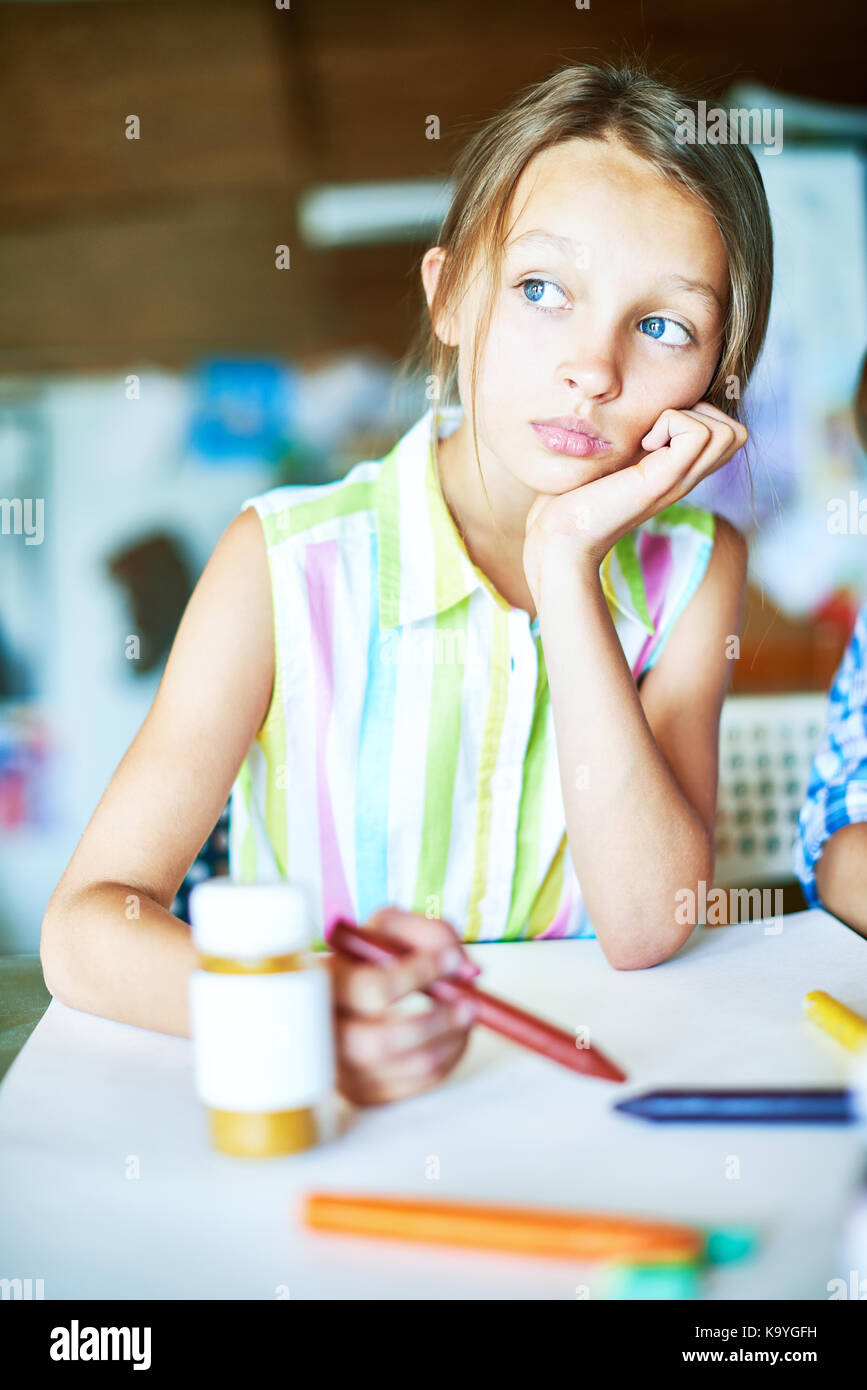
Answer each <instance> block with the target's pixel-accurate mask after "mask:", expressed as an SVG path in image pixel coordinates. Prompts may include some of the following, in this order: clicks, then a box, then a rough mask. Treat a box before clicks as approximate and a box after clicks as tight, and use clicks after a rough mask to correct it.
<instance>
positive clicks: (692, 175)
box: [401, 60, 773, 486]
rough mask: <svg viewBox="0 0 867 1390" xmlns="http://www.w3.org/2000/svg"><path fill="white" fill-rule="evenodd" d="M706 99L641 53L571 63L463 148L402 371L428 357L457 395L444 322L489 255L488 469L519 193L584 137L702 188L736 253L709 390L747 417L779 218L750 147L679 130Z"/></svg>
mask: <svg viewBox="0 0 867 1390" xmlns="http://www.w3.org/2000/svg"><path fill="white" fill-rule="evenodd" d="M700 99H703V98H699V97H697V96H691V95H688V94H686V93H684V92H681V91H678V90H676V89H675V88H673V87H671V86H669V85H668V84H667V83H666V82H663V81H661V80H659V79H658V78H657V77H655V76H653V75H651V73H650V72H648V70H647V69H646V68H645V66H644V65H643V63H642V62H640V61H639V60H630V61H628V62H626V63H623V64H620V65H616V64H613V63H600V64H598V65H591V64H586V63H581V64H576V65H570V66H568V67H564V68H561V69H560V70H559V71H557V72H555V73H553V74H552V75H551V76H550V77H548V78H546V79H545V80H544V81H543V82H539V83H537V84H536V85H534V86H532V87H529V88H526V89H525V90H523V91H522V92H521V93H519V95H518V96H517V97H516V98H515V99H514V100H513V101H512V102H511V104H510V105H509V106H508V107H506V109H505V110H503V111H502V112H500V113H499V114H498V115H496V116H494V117H492V118H491V119H490V120H488V121H487V122H486V123H485V124H484V125H483V126H482V127H481V128H480V129H478V130H477V131H476V133H475V134H474V135H473V136H472V138H471V139H470V140H469V142H468V143H467V145H466V146H465V148H464V149H463V151H462V152H461V154H460V155H459V157H458V159H457V161H456V164H455V168H454V183H455V188H454V195H453V197H452V201H451V205H450V207H449V210H448V212H447V214H446V217H445V220H444V221H443V223H442V227H441V228H440V232H439V235H438V238H437V242H436V244H437V245H438V246H441V247H443V248H444V249H445V251H446V253H447V254H446V256H445V258H444V262H443V265H442V267H441V270H440V275H439V280H438V282H437V286H436V290H435V293H434V295H433V298H432V302H431V305H430V310H429V312H428V307H427V305H425V306H424V310H423V315H422V325H421V328H420V331H419V333H418V335H417V337H416V340H415V342H414V344H413V345H412V346H411V348H410V350H409V352H408V353H407V355H406V356H405V357H404V359H403V363H402V365H401V375H406V374H407V373H409V372H410V371H412V370H414V369H416V368H419V367H420V368H421V370H422V371H425V372H427V373H428V374H429V375H430V376H431V377H432V378H433V381H434V384H435V390H436V391H437V397H436V399H437V400H438V401H441V402H442V403H443V404H447V403H448V402H449V400H450V396H451V393H452V392H453V391H454V390H455V388H456V382H457V371H458V349H457V348H456V347H455V346H451V345H449V344H446V343H443V342H442V341H441V340H440V339H439V338H438V337H437V335H436V333H435V331H434V324H435V323H436V322H439V321H442V322H446V321H448V318H449V317H450V315H451V314H452V313H453V312H454V311H455V310H456V308H457V306H458V304H459V302H460V300H461V298H462V297H463V295H464V294H465V293H466V291H467V289H468V283H467V282H468V279H469V273H470V271H471V270H472V268H473V267H474V266H475V264H476V262H477V261H478V262H479V263H480V265H481V267H482V270H483V271H486V272H487V275H486V290H487V294H486V297H485V299H484V302H483V308H482V312H481V314H480V316H479V319H478V322H477V324H476V331H475V336H474V343H473V359H472V367H471V376H470V380H471V401H472V412H471V413H472V422H473V445H474V449H475V454H476V462H477V464H478V466H479V472H480V474H481V463H480V460H479V452H478V436H477V430H476V391H477V384H478V374H479V358H480V353H481V349H482V347H483V345H484V342H485V340H486V338H487V334H488V330H489V328H490V323H491V317H492V314H493V307H494V302H495V297H496V294H497V290H498V287H499V280H500V271H501V266H502V260H503V250H504V242H505V235H506V217H507V214H508V210H509V206H510V202H511V199H512V195H513V193H514V190H515V187H516V185H517V183H518V179H519V178H520V176H521V173H522V171H523V170H524V169H525V167H526V166H527V164H529V162H530V160H531V159H532V158H533V157H534V155H536V154H538V153H539V152H540V151H541V150H547V149H551V148H552V147H554V146H555V145H559V144H562V143H563V142H564V141H567V140H573V139H575V138H576V137H577V138H581V139H585V140H603V139H606V138H609V137H613V138H616V139H618V140H620V141H621V142H622V143H623V144H624V145H625V146H626V147H627V149H629V150H630V151H631V152H632V153H633V154H635V155H637V156H639V157H640V158H642V159H644V160H646V161H647V163H648V164H649V165H651V166H652V167H653V168H654V169H655V170H656V171H657V172H658V173H659V174H660V175H661V176H662V177H663V178H665V179H667V180H668V181H669V182H670V183H672V184H673V185H675V186H677V187H678V188H679V189H680V190H684V189H685V190H686V191H687V192H689V193H692V194H694V195H695V196H696V198H698V199H699V200H700V201H701V203H703V204H704V206H705V207H706V208H707V209H708V211H709V212H710V213H711V215H712V216H713V218H714V220H715V222H716V225H717V227H718V228H719V232H720V236H721V238H722V241H723V244H724V246H725V250H726V255H727V257H728V267H729V305H728V312H727V315H726V321H725V325H724V327H723V334H722V348H721V351H720V355H719V360H718V362H717V366H716V371H715V373H714V376H713V379H712V381H711V384H710V387H709V388H708V390H707V391H706V392H705V395H704V399H706V400H708V401H709V402H710V403H711V404H712V405H715V406H717V408H718V409H720V410H723V411H725V412H726V414H728V415H730V416H732V417H733V418H734V419H737V420H742V414H741V410H742V406H741V400H740V394H738V395H736V396H735V397H734V398H733V399H730V398H729V396H728V395H727V394H726V392H727V385H728V383H729V382H730V381H731V380H732V379H733V378H734V380H735V381H736V382H737V390H738V392H739V393H742V392H743V390H744V389H745V387H746V385H747V382H748V381H749V379H750V375H751V373H752V370H753V367H754V366H755V363H756V359H757V358H758V356H759V352H760V351H761V347H762V343H763V342H764V338H765V332H766V330H767V324H768V314H769V311H770V302H771V287H772V280H773V237H772V231H771V218H770V212H769V209H768V203H767V199H766V197H765V191H764V187H763V185H762V180H761V176H760V174H759V169H758V165H757V163H756V160H755V156H754V155H753V154H752V152H751V150H750V149H749V147H748V146H746V145H743V144H739V143H732V144H719V145H711V144H704V143H698V142H695V141H694V142H692V143H684V144H680V143H678V142H677V140H676V139H675V131H676V129H677V128H678V125H679V124H682V123H683V113H684V112H685V111H689V112H690V113H691V114H692V118H693V121H697V119H698V112H697V102H698V101H699V100H700ZM692 128H693V129H695V126H694V125H693V127H692ZM482 482H483V486H484V479H482ZM750 483H751V485H752V476H750Z"/></svg>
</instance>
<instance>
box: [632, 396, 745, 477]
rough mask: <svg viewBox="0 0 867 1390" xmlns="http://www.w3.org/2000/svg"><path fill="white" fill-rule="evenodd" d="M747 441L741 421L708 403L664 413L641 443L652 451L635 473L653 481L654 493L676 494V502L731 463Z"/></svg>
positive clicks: (636, 467)
mask: <svg viewBox="0 0 867 1390" xmlns="http://www.w3.org/2000/svg"><path fill="white" fill-rule="evenodd" d="M747 438H748V434H747V430H746V428H745V427H744V426H743V425H742V424H741V423H740V421H738V420H733V419H732V418H731V416H730V415H726V414H724V412H723V411H721V410H718V409H717V408H716V406H712V405H710V404H709V403H708V402H707V401H700V402H699V403H698V405H696V406H694V407H692V409H689V410H670V409H669V410H664V411H663V412H662V414H661V415H660V417H659V419H658V420H657V421H656V422H655V424H654V425H653V427H652V429H650V430H649V431H648V432H647V434H646V435H645V436H644V438H643V439H642V441H641V443H642V446H643V447H644V448H645V449H648V450H649V452H648V453H647V454H646V456H645V457H644V458H642V459H640V460H639V462H638V463H637V464H636V465H635V473H636V476H637V477H638V478H640V479H641V480H642V481H644V482H651V483H652V485H653V490H654V492H655V493H658V494H659V495H661V496H665V495H666V494H667V493H668V492H671V491H674V494H675V495H674V497H673V498H672V499H671V500H677V498H679V497H683V496H684V495H685V494H686V493H687V492H690V491H691V490H692V489H693V488H694V487H695V486H696V484H697V483H699V482H700V481H701V479H702V478H704V477H707V476H708V475H709V474H710V473H712V472H714V471H715V470H716V469H717V468H721V467H722V466H723V464H725V463H728V461H729V460H730V459H731V458H732V457H733V456H734V454H736V453H737V451H738V449H740V448H742V447H743V445H744V444H745V443H746V441H747ZM666 441H667V442H666Z"/></svg>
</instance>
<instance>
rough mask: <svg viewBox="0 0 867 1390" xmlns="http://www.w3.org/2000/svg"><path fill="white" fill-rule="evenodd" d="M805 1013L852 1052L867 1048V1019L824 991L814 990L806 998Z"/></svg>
mask: <svg viewBox="0 0 867 1390" xmlns="http://www.w3.org/2000/svg"><path fill="white" fill-rule="evenodd" d="M804 1012H805V1013H806V1015H807V1017H808V1018H810V1019H812V1020H813V1022H814V1023H817V1024H818V1025H819V1027H820V1028H822V1029H824V1031H825V1032H826V1033H828V1034H830V1036H831V1037H832V1038H836V1039H837V1042H838V1043H842V1044H843V1046H844V1047H848V1049H849V1051H850V1052H859V1051H860V1050H861V1048H864V1047H867V1018H863V1017H862V1015H861V1014H857V1013H856V1012H855V1010H854V1009H849V1008H847V1007H846V1005H845V1004H841V1003H840V1001H839V999H835V998H834V997H833V995H830V994H826V993H825V991H824V990H823V989H813V990H811V991H810V993H809V994H806V995H805V996H804Z"/></svg>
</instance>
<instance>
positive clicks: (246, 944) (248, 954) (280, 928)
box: [189, 875, 313, 960]
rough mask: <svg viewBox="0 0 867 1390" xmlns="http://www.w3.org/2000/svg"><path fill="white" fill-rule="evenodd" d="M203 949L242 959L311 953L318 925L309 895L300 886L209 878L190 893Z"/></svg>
mask: <svg viewBox="0 0 867 1390" xmlns="http://www.w3.org/2000/svg"><path fill="white" fill-rule="evenodd" d="M189 907H190V924H191V926H192V932H193V941H194V942H195V945H196V948H197V950H199V951H201V952H202V953H203V954H204V955H208V956H228V957H229V958H233V957H234V958H240V959H242V960H250V959H257V958H261V957H263V956H281V955H285V954H286V953H287V952H291V951H304V950H307V949H308V947H309V946H310V944H311V941H312V939H313V924H312V919H311V914H310V904H309V902H308V899H307V894H306V893H305V892H304V890H303V889H302V888H301V887H300V886H299V885H298V884H297V883H285V882H283V883H235V882H234V881H233V880H232V879H230V878H228V877H226V876H225V875H222V876H219V877H217V878H207V879H205V880H204V882H202V883H197V884H196V885H195V886H194V887H193V888H192V890H191V892H190V897H189Z"/></svg>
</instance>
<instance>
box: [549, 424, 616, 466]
mask: <svg viewBox="0 0 867 1390" xmlns="http://www.w3.org/2000/svg"><path fill="white" fill-rule="evenodd" d="M531 423H532V426H533V429H534V430H535V431H536V433H537V434H538V436H539V438H540V439H541V441H542V443H543V444H544V445H545V446H546V448H548V449H550V451H551V452H552V453H553V454H565V455H566V456H567V457H568V458H588V457H589V456H590V455H591V454H600V453H604V451H605V450H606V449H610V448H611V445H610V444H609V442H608V440H607V439H603V438H602V436H601V435H600V433H599V431H598V430H597V429H596V427H595V426H594V425H591V424H590V423H589V421H587V420H579V419H578V417H577V416H575V415H560V416H558V417H557V418H556V419H554V420H541V421H538V422H537V421H535V420H534V421H532V422H531Z"/></svg>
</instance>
